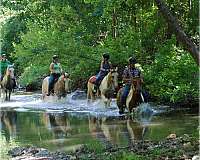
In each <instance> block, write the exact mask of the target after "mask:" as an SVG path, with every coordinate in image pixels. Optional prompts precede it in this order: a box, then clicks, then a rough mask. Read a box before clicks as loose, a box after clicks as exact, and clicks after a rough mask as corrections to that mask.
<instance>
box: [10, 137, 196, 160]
mask: <svg viewBox="0 0 200 160" xmlns="http://www.w3.org/2000/svg"><path fill="white" fill-rule="evenodd" d="M8 154H9V156H11V157H12V160H33V159H34V160H75V159H77V160H78V159H81V160H86V159H89V160H101V159H104V160H105V159H109V160H110V159H126V158H131V159H134V158H135V159H145V160H147V159H158V160H160V159H163V160H164V159H165V160H166V159H172V160H186V159H187V160H190V159H191V160H197V159H199V157H198V155H199V140H198V139H197V138H194V137H190V136H189V135H186V134H185V135H183V136H181V137H176V135H175V134H171V135H169V136H168V137H167V138H166V139H164V140H162V141H134V142H133V143H132V144H130V145H129V146H126V147H117V146H106V145H102V148H101V149H94V147H91V146H88V145H83V146H82V147H81V148H80V149H78V150H76V151H75V152H68V153H63V152H59V151H56V152H50V151H48V150H47V149H43V148H37V147H33V146H26V147H17V148H14V149H12V150H10V151H9V152H8Z"/></svg>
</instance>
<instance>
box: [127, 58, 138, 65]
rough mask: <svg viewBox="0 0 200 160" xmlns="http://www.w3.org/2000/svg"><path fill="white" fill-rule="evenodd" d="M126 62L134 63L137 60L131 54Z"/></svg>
mask: <svg viewBox="0 0 200 160" xmlns="http://www.w3.org/2000/svg"><path fill="white" fill-rule="evenodd" d="M128 62H129V64H136V63H137V60H136V58H135V57H134V56H132V57H130V58H129V59H128Z"/></svg>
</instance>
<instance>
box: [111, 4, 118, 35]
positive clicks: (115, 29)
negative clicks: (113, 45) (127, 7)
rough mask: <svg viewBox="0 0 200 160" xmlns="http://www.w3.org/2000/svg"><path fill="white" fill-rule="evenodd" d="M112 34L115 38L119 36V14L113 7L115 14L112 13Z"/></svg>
mask: <svg viewBox="0 0 200 160" xmlns="http://www.w3.org/2000/svg"><path fill="white" fill-rule="evenodd" d="M112 36H113V38H116V37H117V16H116V11H115V8H114V9H113V15H112Z"/></svg>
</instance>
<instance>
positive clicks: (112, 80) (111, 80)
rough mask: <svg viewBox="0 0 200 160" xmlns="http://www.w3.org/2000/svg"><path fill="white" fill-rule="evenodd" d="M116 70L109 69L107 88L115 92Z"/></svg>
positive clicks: (116, 86) (116, 83)
mask: <svg viewBox="0 0 200 160" xmlns="http://www.w3.org/2000/svg"><path fill="white" fill-rule="evenodd" d="M117 70H118V68H117V67H116V68H114V69H111V71H110V72H109V73H108V81H107V83H108V88H110V87H112V89H113V90H116V89H117V88H118V76H119V74H118V72H117Z"/></svg>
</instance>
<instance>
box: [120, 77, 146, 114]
mask: <svg viewBox="0 0 200 160" xmlns="http://www.w3.org/2000/svg"><path fill="white" fill-rule="evenodd" d="M140 88H141V78H139V77H135V78H132V84H131V88H130V91H129V94H128V96H127V99H126V105H125V106H124V105H123V104H122V102H121V96H122V91H123V88H121V89H120V90H119V91H118V93H117V106H118V108H119V114H123V113H124V110H125V108H127V109H128V111H129V113H131V112H132V111H133V109H134V108H136V107H137V106H138V105H139V103H140V102H141V98H142V101H144V98H143V96H142V93H141V92H140Z"/></svg>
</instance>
